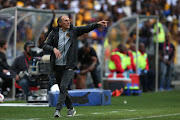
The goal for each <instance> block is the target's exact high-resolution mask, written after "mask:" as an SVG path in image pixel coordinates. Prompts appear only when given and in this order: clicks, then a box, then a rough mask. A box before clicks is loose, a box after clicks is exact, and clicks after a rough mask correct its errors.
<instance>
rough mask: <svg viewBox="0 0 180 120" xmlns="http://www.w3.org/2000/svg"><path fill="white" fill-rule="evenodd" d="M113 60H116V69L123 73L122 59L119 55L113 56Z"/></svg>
mask: <svg viewBox="0 0 180 120" xmlns="http://www.w3.org/2000/svg"><path fill="white" fill-rule="evenodd" d="M111 60H112V61H114V63H115V66H116V71H117V72H120V73H123V72H124V70H123V68H122V65H121V59H120V58H119V56H118V55H113V56H111Z"/></svg>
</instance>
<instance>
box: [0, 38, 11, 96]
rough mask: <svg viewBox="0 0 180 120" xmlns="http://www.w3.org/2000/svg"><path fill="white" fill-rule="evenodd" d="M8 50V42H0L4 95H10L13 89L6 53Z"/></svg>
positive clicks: (0, 75)
mask: <svg viewBox="0 0 180 120" xmlns="http://www.w3.org/2000/svg"><path fill="white" fill-rule="evenodd" d="M6 50H7V42H6V41H5V40H0V78H2V80H3V81H2V85H0V87H2V93H3V94H4V95H8V92H10V88H11V87H12V77H11V76H10V72H9V68H10V67H9V65H8V63H7V59H6V55H5V52H6Z"/></svg>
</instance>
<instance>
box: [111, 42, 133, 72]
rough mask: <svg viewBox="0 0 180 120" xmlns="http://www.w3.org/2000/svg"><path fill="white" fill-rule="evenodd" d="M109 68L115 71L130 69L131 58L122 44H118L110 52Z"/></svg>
mask: <svg viewBox="0 0 180 120" xmlns="http://www.w3.org/2000/svg"><path fill="white" fill-rule="evenodd" d="M109 70H110V71H111V72H116V73H123V72H125V71H129V70H132V67H131V60H130V57H129V56H127V48H126V46H125V45H124V44H119V45H118V47H117V48H116V49H114V50H113V52H112V53H111V58H110V61H109Z"/></svg>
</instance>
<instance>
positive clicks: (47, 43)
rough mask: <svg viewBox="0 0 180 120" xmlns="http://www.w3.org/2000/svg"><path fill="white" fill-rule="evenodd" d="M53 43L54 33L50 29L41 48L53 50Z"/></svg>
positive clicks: (48, 50)
mask: <svg viewBox="0 0 180 120" xmlns="http://www.w3.org/2000/svg"><path fill="white" fill-rule="evenodd" d="M53 43H54V33H53V31H51V32H50V33H49V35H48V37H47V38H46V40H45V42H44V45H43V50H44V51H47V52H53V49H54V47H53Z"/></svg>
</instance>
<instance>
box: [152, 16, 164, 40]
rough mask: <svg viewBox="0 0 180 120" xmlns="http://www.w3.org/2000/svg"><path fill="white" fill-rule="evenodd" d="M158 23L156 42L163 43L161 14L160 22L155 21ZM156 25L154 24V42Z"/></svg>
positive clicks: (162, 19)
mask: <svg viewBox="0 0 180 120" xmlns="http://www.w3.org/2000/svg"><path fill="white" fill-rule="evenodd" d="M157 25H158V28H159V30H158V36H157V37H158V42H159V43H164V42H165V29H164V18H163V16H161V17H160V22H158V23H157ZM157 25H156V24H155V25H154V42H156V40H157V38H156V33H157Z"/></svg>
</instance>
